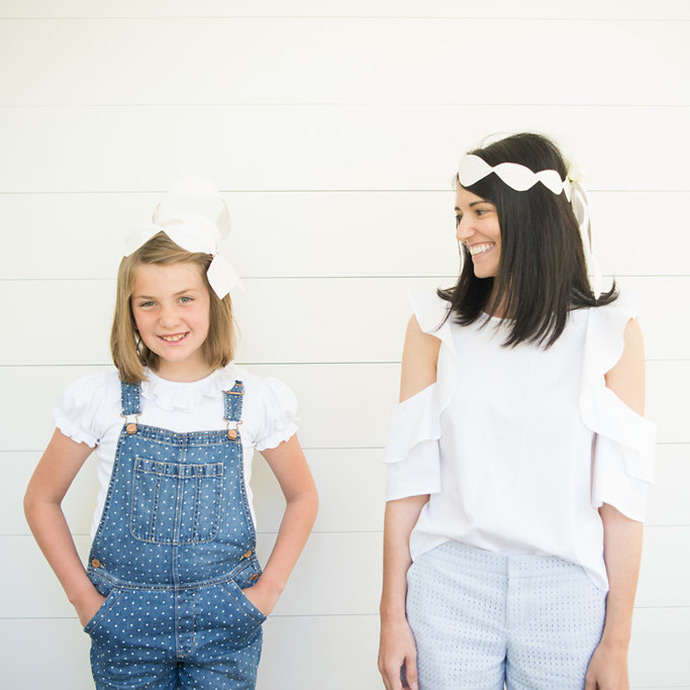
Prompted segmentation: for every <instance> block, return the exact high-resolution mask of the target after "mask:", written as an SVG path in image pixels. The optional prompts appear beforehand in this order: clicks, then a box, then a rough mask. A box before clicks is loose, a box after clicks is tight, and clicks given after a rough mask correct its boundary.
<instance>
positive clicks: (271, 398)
mask: <svg viewBox="0 0 690 690" xmlns="http://www.w3.org/2000/svg"><path fill="white" fill-rule="evenodd" d="M261 409H262V412H263V420H262V423H261V426H260V429H259V433H258V434H257V437H256V441H255V442H256V449H257V450H258V451H262V450H266V449H268V448H275V447H276V446H278V445H279V444H280V443H282V442H283V441H287V440H288V439H290V438H291V437H292V436H293V435H294V434H295V432H296V431H297V421H298V419H299V418H298V416H297V399H296V398H295V395H294V393H293V392H292V391H291V390H290V388H288V387H287V386H286V385H285V384H284V383H283V382H282V381H279V380H278V379H274V378H268V379H266V380H265V381H264V384H263V390H262V399H261Z"/></svg>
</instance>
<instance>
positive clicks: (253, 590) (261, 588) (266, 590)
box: [242, 576, 280, 617]
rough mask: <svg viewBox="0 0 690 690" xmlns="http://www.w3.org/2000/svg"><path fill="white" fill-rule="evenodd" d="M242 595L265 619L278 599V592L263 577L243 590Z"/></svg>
mask: <svg viewBox="0 0 690 690" xmlns="http://www.w3.org/2000/svg"><path fill="white" fill-rule="evenodd" d="M242 594H244V596H245V597H247V599H249V601H250V602H251V603H252V604H254V606H256V608H257V609H259V611H261V613H263V614H264V616H267V617H268V616H270V615H271V612H272V611H273V609H274V608H275V605H276V603H278V599H279V598H280V592H279V591H278V590H277V589H275V588H273V587H271V586H270V584H269V583H268V581H267V580H265V579H264V577H263V576H261V577H260V578H259V579H258V580H257V581H256V584H255V585H253V586H251V587H247V588H246V589H243V590H242Z"/></svg>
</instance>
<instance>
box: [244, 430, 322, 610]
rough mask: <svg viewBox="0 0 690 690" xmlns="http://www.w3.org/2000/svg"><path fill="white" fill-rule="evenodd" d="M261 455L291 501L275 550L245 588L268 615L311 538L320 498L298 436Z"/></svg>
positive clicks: (281, 524) (250, 597) (289, 501)
mask: <svg viewBox="0 0 690 690" xmlns="http://www.w3.org/2000/svg"><path fill="white" fill-rule="evenodd" d="M261 454H262V455H263V456H264V458H265V459H266V462H267V463H268V465H269V467H270V468H271V470H272V471H273V474H274V475H275V476H276V479H277V480H278V483H279V484H280V488H281V489H282V491H283V495H284V496H285V500H286V502H287V505H286V506H285V513H284V514H283V519H282V521H281V523H280V528H279V530H278V536H277V537H276V542H275V544H274V546H273V551H272V552H271V555H270V557H269V559H268V561H267V562H266V566H265V567H264V569H263V573H262V575H261V577H260V578H259V579H258V580H257V582H256V584H255V585H254V586H253V587H249V588H248V589H245V590H244V594H245V595H246V596H247V598H248V599H249V600H250V601H251V602H252V603H253V604H254V606H256V607H257V608H258V609H259V610H260V611H262V612H263V613H265V614H266V615H268V614H269V613H271V611H273V607H274V606H275V605H276V602H277V601H278V599H279V597H280V595H281V594H282V592H283V589H284V588H285V585H286V583H287V580H288V577H289V576H290V573H291V572H292V569H293V567H294V566H295V563H296V562H297V559H298V558H299V555H300V554H301V553H302V549H303V548H304V545H305V543H306V541H307V538H308V537H309V533H310V532H311V528H312V526H313V525H314V520H315V519H316V512H317V509H318V504H319V498H318V494H317V492H316V485H315V484H314V480H313V478H312V476H311V472H310V471H309V465H307V460H306V458H305V457H304V453H303V452H302V448H301V446H300V444H299V441H298V440H297V436H296V435H295V436H293V437H292V438H290V439H289V440H288V441H284V442H283V443H281V444H280V445H279V446H277V447H276V448H270V449H268V450H264V451H262V452H261Z"/></svg>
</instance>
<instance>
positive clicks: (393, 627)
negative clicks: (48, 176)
mask: <svg viewBox="0 0 690 690" xmlns="http://www.w3.org/2000/svg"><path fill="white" fill-rule="evenodd" d="M403 671H404V673H403ZM379 672H380V673H381V676H382V677H383V684H384V685H385V686H386V690H401V689H402V688H409V689H410V690H417V687H418V685H417V647H416V645H415V641H414V635H413V634H412V630H411V628H410V626H409V625H408V623H407V621H399V622H397V623H386V622H382V623H381V641H380V644H379ZM401 677H402V678H405V680H406V682H405V683H404V684H403V682H402V680H401Z"/></svg>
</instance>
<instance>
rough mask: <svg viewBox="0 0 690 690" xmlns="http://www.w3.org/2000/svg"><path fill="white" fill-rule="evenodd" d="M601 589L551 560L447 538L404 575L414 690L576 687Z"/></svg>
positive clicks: (579, 571)
mask: <svg viewBox="0 0 690 690" xmlns="http://www.w3.org/2000/svg"><path fill="white" fill-rule="evenodd" d="M605 612H606V592H603V591H602V590H600V589H599V588H598V587H597V586H596V585H595V584H594V583H593V582H592V581H591V579H590V578H589V576H588V575H587V574H586V573H585V571H584V570H583V568H582V567H581V566H579V565H575V564H574V563H570V562H568V561H564V560H563V559H561V558H558V557H556V556H540V555H531V554H528V555H523V554H503V553H496V552H492V551H483V550H481V549H476V548H472V547H469V546H465V545H463V544H459V543H457V542H453V541H448V542H445V543H443V544H441V545H440V546H437V547H436V548H434V549H432V550H430V551H428V552H426V553H424V554H422V555H421V556H420V557H419V558H417V559H416V560H415V561H414V563H413V564H412V566H411V567H410V569H409V571H408V573H407V618H408V620H409V623H410V626H411V627H412V631H413V633H414V636H415V640H416V642H417V652H418V671H419V687H420V690H503V685H504V683H505V684H506V687H507V689H508V690H582V688H584V684H585V673H586V671H587V665H588V664H589V660H590V657H591V656H592V652H593V651H594V649H595V648H596V646H597V644H598V643H599V640H600V638H601V632H602V629H603V625H604V616H605Z"/></svg>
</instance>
